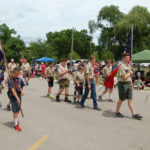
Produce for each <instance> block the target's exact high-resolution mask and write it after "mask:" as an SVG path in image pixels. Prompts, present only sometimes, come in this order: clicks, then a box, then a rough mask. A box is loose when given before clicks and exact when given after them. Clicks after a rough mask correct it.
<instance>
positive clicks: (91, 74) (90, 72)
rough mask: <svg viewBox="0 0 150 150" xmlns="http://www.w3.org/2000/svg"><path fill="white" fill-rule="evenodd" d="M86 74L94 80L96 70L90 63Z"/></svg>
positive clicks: (86, 68)
mask: <svg viewBox="0 0 150 150" xmlns="http://www.w3.org/2000/svg"><path fill="white" fill-rule="evenodd" d="M85 74H88V75H89V78H90V79H94V68H93V65H92V64H91V63H90V62H89V63H88V64H87V65H86V67H85Z"/></svg>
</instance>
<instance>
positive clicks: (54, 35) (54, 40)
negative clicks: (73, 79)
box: [46, 29, 92, 60]
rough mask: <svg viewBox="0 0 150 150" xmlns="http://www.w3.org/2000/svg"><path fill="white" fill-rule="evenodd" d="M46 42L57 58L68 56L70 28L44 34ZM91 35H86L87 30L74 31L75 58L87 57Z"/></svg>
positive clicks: (70, 36)
mask: <svg viewBox="0 0 150 150" xmlns="http://www.w3.org/2000/svg"><path fill="white" fill-rule="evenodd" d="M46 37H47V41H46V43H47V44H48V45H49V46H50V47H51V49H52V51H54V53H55V54H56V56H57V58H58V60H60V59H61V58H62V57H65V58H68V59H70V58H69V56H70V51H71V42H72V30H71V29H67V30H62V31H60V32H49V33H47V34H46ZM91 40H92V37H91V36H89V35H88V32H87V30H81V31H75V32H74V54H76V56H75V58H77V57H78V56H79V58H88V57H89V56H90V41H91Z"/></svg>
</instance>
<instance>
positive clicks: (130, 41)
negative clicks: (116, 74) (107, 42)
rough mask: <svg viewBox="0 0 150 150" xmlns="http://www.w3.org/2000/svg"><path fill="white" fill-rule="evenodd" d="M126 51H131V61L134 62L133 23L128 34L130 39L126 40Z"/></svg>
mask: <svg viewBox="0 0 150 150" xmlns="http://www.w3.org/2000/svg"><path fill="white" fill-rule="evenodd" d="M124 53H129V54H130V57H131V63H132V53H133V25H132V27H131V29H130V32H129V34H128V39H127V42H126V48H125V51H124Z"/></svg>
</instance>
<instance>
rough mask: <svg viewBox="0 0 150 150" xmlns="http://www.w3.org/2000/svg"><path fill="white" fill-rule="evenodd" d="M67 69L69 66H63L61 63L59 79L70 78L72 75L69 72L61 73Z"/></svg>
mask: <svg viewBox="0 0 150 150" xmlns="http://www.w3.org/2000/svg"><path fill="white" fill-rule="evenodd" d="M66 71H68V68H67V66H66V67H63V66H62V65H60V66H59V67H58V78H59V80H62V79H68V80H69V79H70V77H69V73H66V74H64V75H61V74H62V73H64V72H66Z"/></svg>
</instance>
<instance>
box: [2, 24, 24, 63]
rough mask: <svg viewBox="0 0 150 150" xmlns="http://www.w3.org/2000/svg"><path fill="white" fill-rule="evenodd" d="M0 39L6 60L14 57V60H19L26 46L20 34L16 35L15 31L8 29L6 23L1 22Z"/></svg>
mask: <svg viewBox="0 0 150 150" xmlns="http://www.w3.org/2000/svg"><path fill="white" fill-rule="evenodd" d="M0 40H1V42H2V44H3V47H4V51H5V53H6V56H7V59H8V61H9V60H10V59H11V58H14V59H15V61H17V62H19V60H20V58H21V56H22V53H23V51H24V50H25V48H26V47H25V43H24V41H23V40H22V39H21V38H20V36H18V35H16V31H15V30H14V29H10V28H9V27H8V26H7V25H6V24H1V25H0Z"/></svg>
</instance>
